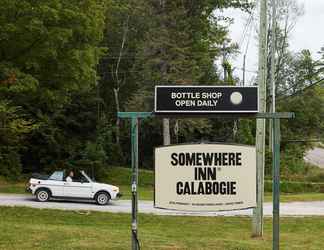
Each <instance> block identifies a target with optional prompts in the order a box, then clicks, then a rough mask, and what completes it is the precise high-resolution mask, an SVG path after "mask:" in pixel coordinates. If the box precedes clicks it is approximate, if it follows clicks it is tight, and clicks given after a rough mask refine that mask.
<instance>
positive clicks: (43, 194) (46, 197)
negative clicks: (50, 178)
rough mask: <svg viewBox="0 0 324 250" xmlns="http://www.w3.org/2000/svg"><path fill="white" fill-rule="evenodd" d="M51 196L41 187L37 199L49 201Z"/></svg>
mask: <svg viewBox="0 0 324 250" xmlns="http://www.w3.org/2000/svg"><path fill="white" fill-rule="evenodd" d="M50 197H51V194H50V192H49V191H48V190H46V189H39V190H37V191H36V199H37V200H38V201H40V202H44V201H48V200H49V198H50Z"/></svg>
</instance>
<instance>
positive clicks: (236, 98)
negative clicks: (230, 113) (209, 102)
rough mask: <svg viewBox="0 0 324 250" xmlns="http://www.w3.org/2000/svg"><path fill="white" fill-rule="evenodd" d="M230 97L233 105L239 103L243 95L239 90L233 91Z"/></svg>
mask: <svg viewBox="0 0 324 250" xmlns="http://www.w3.org/2000/svg"><path fill="white" fill-rule="evenodd" d="M230 98H231V103H233V104H234V105H239V104H241V103H242V100H243V96H242V94H241V93H240V92H233V93H232V94H231V97H230Z"/></svg>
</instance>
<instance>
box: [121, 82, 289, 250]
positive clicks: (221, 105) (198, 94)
mask: <svg viewBox="0 0 324 250" xmlns="http://www.w3.org/2000/svg"><path fill="white" fill-rule="evenodd" d="M221 88H223V89H221ZM240 88H241V89H238V87H219V86H205V87H201V86H199V87H195V86H189V87H186V86H183V87H179V86H172V87H171V86H166V87H162V86H158V87H156V99H155V112H154V113H153V112H118V114H117V115H118V117H119V118H129V119H131V143H132V145H131V150H132V183H131V190H132V228H131V230H132V231H131V232H132V250H138V249H139V241H138V236H137V233H138V221H137V213H138V195H137V183H138V125H139V124H138V122H139V119H144V118H148V117H170V116H172V115H176V116H184V115H187V116H189V117H200V116H206V117H209V118H212V117H230V118H238V117H247V118H253V119H272V120H273V123H274V126H273V138H274V140H273V148H274V150H273V249H274V250H279V229H280V227H279V223H280V210H279V209H280V119H290V118H293V117H294V113H258V97H257V98H255V96H257V95H258V90H257V88H256V89H255V88H254V89H253V88H251V87H250V88H251V89H249V90H248V89H247V88H246V87H240ZM159 90H162V92H160V91H159ZM217 93H218V94H217ZM172 97H174V98H172ZM161 98H162V99H163V100H162V99H161ZM161 100H162V101H161ZM216 145H217V144H214V145H212V146H214V150H212V152H211V151H208V150H205V149H202V150H200V151H199V150H197V149H198V148H195V150H194V151H195V152H192V153H198V154H199V156H198V155H195V156H194V158H193V156H191V158H190V150H186V153H189V158H188V160H186V161H187V162H188V163H190V164H191V162H195V164H194V166H193V167H194V168H195V167H196V165H199V167H200V164H201V163H202V161H203V160H202V159H203V157H204V156H203V155H202V153H204V152H205V151H208V152H209V153H221V152H217V151H221V150H220V149H219V148H217V146H216ZM182 146H183V145H182ZM196 146H197V145H195V147H196ZM204 146H206V145H202V147H204ZM227 146H228V145H227ZM172 147H178V148H177V150H178V151H179V152H181V151H183V150H182V149H181V148H180V147H179V146H170V148H172ZM197 147H198V146H197ZM207 147H208V146H207ZM222 147H226V146H225V145H222ZM231 147H233V148H232V151H233V152H232V151H231V149H228V148H227V150H226V151H228V152H222V153H229V154H231V153H234V155H235V153H239V152H238V150H234V147H239V146H238V145H231ZM164 148H166V147H161V149H164ZM237 149H238V148H237ZM234 151H235V152H234ZM179 152H178V153H179ZM208 152H207V153H208ZM166 153H167V154H168V152H167V151H166ZM182 153H184V152H182ZM205 153H206V152H205ZM231 155H232V154H231ZM246 155H248V153H247V154H246ZM219 156H220V155H218V157H217V159H218V158H219ZM170 157H171V158H172V155H171V156H170ZM181 157H187V156H181ZM197 157H198V158H197ZM206 157H207V156H206V155H205V161H206V159H207V158H208V157H215V155H214V156H210V155H209V156H208V157H207V158H206ZM221 157H223V156H221ZM227 157H228V158H227ZM231 157H232V158H231V159H232V160H231V161H232V165H233V166H232V167H234V169H235V168H236V167H240V166H241V164H238V160H237V159H240V158H237V159H236V156H234V158H233V155H232V156H231ZM173 158H174V159H172V160H173V161H174V162H173V163H174V164H175V163H176V162H175V161H176V160H175V158H176V156H175V155H174V157H173ZM197 159H200V160H197ZM208 159H210V158H208ZM214 159H215V158H214ZM223 159H227V160H224V162H223V160H222V161H221V162H222V165H223V166H216V171H213V170H210V171H209V172H208V171H207V172H204V169H200V170H194V172H193V173H192V171H190V174H189V175H187V176H186V177H188V179H190V178H192V174H193V175H194V179H195V180H194V182H195V181H198V182H199V180H200V178H202V179H205V178H206V179H207V178H209V180H212V181H214V183H213V184H208V188H206V187H207V186H206V185H207V184H206V185H205V189H204V191H203V190H202V189H203V187H200V191H199V190H198V189H199V187H198V189H195V187H196V188H197V186H196V185H197V184H196V185H195V184H192V183H190V184H183V183H182V182H183V181H181V183H180V184H177V183H176V186H175V187H174V188H175V190H177V188H178V193H177V194H176V195H178V196H179V195H180V196H181V192H186V193H187V192H192V190H193V192H196V193H197V192H205V191H206V190H207V192H208V193H209V192H214V191H215V192H216V193H217V192H218V193H220V192H221V191H220V190H222V192H223V194H224V193H226V194H227V196H228V197H232V198H233V197H235V196H236V194H237V192H239V190H238V189H237V187H239V186H240V187H242V186H241V184H242V183H241V182H240V180H242V176H240V175H239V172H240V171H239V170H238V169H237V170H238V171H237V173H235V174H234V172H235V171H234V172H232V173H231V174H230V176H232V177H233V176H236V177H235V178H236V180H239V181H237V182H236V183H235V180H234V181H233V180H232V181H231V180H227V179H226V178H225V176H226V175H224V176H222V172H223V171H224V173H225V172H226V171H230V169H232V168H228V169H227V166H226V168H225V166H224V163H225V162H226V161H229V159H230V158H229V155H227V156H226V158H224V157H223ZM234 159H236V160H235V162H234ZM242 159H243V158H242ZM183 160H184V159H181V161H183ZM254 160H255V159H254ZM157 161H159V158H158V159H157ZM208 161H209V160H208ZM217 161H219V160H217ZM247 162H249V161H247ZM254 162H255V161H254ZM179 163H180V164H179ZM241 163H243V161H242V162H241ZM171 164H172V163H171ZM181 164H182V163H181V162H180V161H179V158H178V159H177V164H175V165H181ZM190 164H189V165H190ZM227 164H228V162H227ZM249 164H251V162H250V163H249ZM252 164H253V163H252ZM207 165H209V164H207ZM225 165H226V164H225ZM173 167H175V168H177V167H176V166H173ZM182 167H183V166H181V168H182ZM187 167H188V166H186V168H187ZM218 167H219V168H218ZM178 168H179V166H178ZM189 168H190V167H189ZM222 168H223V170H222ZM170 169H171V168H170ZM174 170H175V169H174ZM178 170H179V169H178ZM191 170H192V169H191ZM159 171H160V170H159ZM195 171H197V172H195ZM205 171H206V170H205ZM232 171H233V169H232ZM247 171H248V173H252V172H253V171H252V172H251V170H248V168H247ZM249 171H250V172H249ZM229 173H230V172H229ZM205 175H206V176H207V177H205ZM171 176H172V175H169V177H171ZM190 176H191V177H190ZM160 177H161V176H160ZM162 178H163V177H162ZM217 178H219V179H217ZM255 178H256V176H255ZM218 180H220V182H222V183H223V184H221V183H220V182H219V183H217V182H218ZM184 181H185V180H184ZM157 182H159V179H157ZM248 182H251V180H248ZM254 182H255V179H254ZM224 183H225V184H224ZM239 183H241V184H240V185H238V184H239ZM156 184H157V185H159V183H156ZM210 185H211V186H210ZM198 186H203V185H202V184H198ZM214 186H215V189H214ZM221 186H222V187H221ZM247 186H248V184H247ZM163 188H166V187H165V186H164V187H163ZM249 188H251V187H249ZM249 188H247V190H250V189H249ZM185 190H186V191H185ZM242 190H244V187H243V188H242ZM247 190H245V191H243V192H242V193H241V194H243V195H242V196H241V197H239V196H237V197H239V198H238V199H237V201H236V203H235V201H228V200H226V199H227V198H222V199H223V201H221V202H219V204H217V202H215V201H212V202H211V203H210V200H208V198H206V197H205V199H206V200H203V201H199V200H198V201H197V200H195V198H192V200H193V201H189V200H187V201H185V202H182V201H181V200H180V201H178V204H176V202H177V201H176V200H174V199H173V202H172V201H171V200H169V201H166V203H165V201H164V200H163V199H164V198H163V193H162V196H157V197H156V198H157V199H156V201H155V205H156V206H157V207H159V206H160V207H165V208H172V209H179V206H181V207H182V210H185V207H187V209H188V210H189V209H193V208H194V207H195V209H196V210H198V209H197V208H199V210H204V211H207V210H208V209H213V211H216V210H224V206H225V207H227V209H226V208H225V210H228V208H230V209H239V208H247V207H251V206H254V205H255V201H254V198H253V199H252V200H248V199H245V198H244V193H245V192H247ZM242 197H243V198H242ZM160 198H161V199H160ZM173 198H175V197H173ZM159 199H160V200H159ZM176 199H177V197H176ZM220 200H221V198H220ZM239 200H240V201H239ZM174 201H175V202H174ZM242 201H243V204H242ZM232 202H233V203H232ZM182 203H191V204H186V205H184V204H182ZM202 207H203V208H204V209H202ZM206 208H207V209H206Z"/></svg>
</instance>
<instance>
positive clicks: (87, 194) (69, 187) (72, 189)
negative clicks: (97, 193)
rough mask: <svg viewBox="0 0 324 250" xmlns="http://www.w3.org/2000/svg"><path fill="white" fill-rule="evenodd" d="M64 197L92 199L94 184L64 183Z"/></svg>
mask: <svg viewBox="0 0 324 250" xmlns="http://www.w3.org/2000/svg"><path fill="white" fill-rule="evenodd" d="M64 196H65V197H75V198H91V197H92V184H91V183H90V182H84V181H82V182H81V181H72V182H67V181H64Z"/></svg>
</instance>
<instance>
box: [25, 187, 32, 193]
mask: <svg viewBox="0 0 324 250" xmlns="http://www.w3.org/2000/svg"><path fill="white" fill-rule="evenodd" d="M25 192H27V193H32V192H33V190H31V188H30V187H26V188H25Z"/></svg>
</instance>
